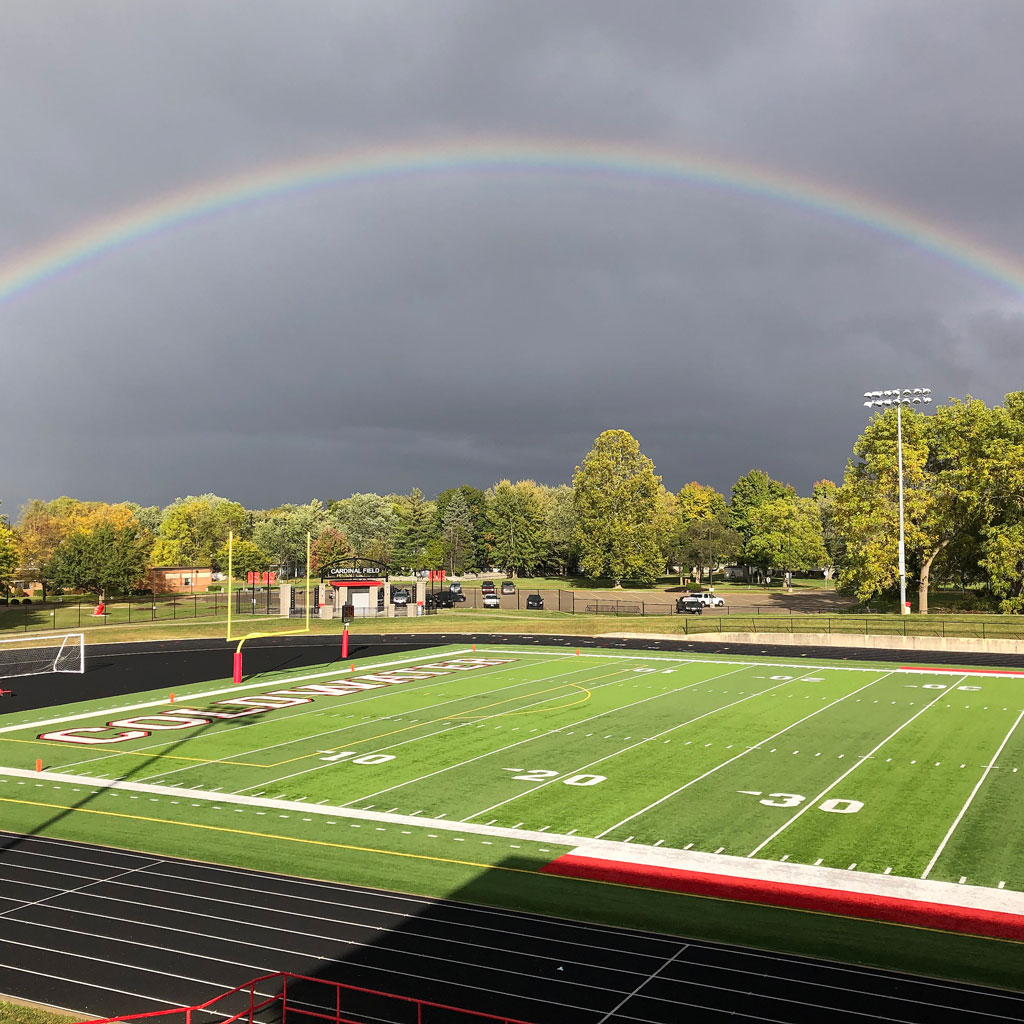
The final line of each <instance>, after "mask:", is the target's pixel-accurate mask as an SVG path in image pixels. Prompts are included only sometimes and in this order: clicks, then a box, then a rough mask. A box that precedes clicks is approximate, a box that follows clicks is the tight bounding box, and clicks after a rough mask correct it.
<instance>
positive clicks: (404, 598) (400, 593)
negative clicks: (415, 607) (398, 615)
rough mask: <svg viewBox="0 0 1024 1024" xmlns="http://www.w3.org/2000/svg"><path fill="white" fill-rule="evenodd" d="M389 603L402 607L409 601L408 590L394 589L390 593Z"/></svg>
mask: <svg viewBox="0 0 1024 1024" xmlns="http://www.w3.org/2000/svg"><path fill="white" fill-rule="evenodd" d="M391 603H392V604H393V605H394V606H395V607H396V608H399V607H404V606H405V605H407V604H408V603H409V591H408V590H395V591H393V592H392V594H391Z"/></svg>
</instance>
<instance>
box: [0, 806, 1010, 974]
mask: <svg viewBox="0 0 1024 1024" xmlns="http://www.w3.org/2000/svg"><path fill="white" fill-rule="evenodd" d="M0 803H4V804H21V805H23V806H26V807H45V808H47V809H49V810H55V811H73V812H74V813H76V814H97V815H100V816H101V817H106V818H128V819H130V820H132V821H148V822H152V823H153V824H157V825H178V826H181V827H183V828H194V829H200V830H203V831H208V832H229V833H232V834H234V835H240V836H251V837H253V838H255V839H279V840H281V841H282V842H286V843H301V844H303V845H306V846H328V847H331V848H333V849H337V850H351V851H352V852H354V853H376V854H380V855H381V856H384V857H404V858H406V859H408V860H429V861H434V862H436V863H439V864H454V865H456V866H458V867H469V868H486V869H488V870H490V871H509V872H512V873H513V874H517V875H536V876H538V877H540V878H544V879H546V880H549V881H550V880H554V879H558V880H559V881H563V882H583V883H585V884H587V885H607V886H611V887H613V888H615V889H631V890H632V891H634V892H636V891H637V890H638V889H639V890H641V891H642V892H651V893H658V894H660V895H662V896H681V897H683V898H688V899H697V900H708V901H710V902H712V903H734V904H741V905H742V906H746V907H750V908H751V909H752V910H754V911H756V910H768V911H782V912H784V913H789V914H808V915H810V916H812V917H831V918H838V919H840V920H843V921H850V922H853V923H855V924H857V923H859V924H863V925H868V926H872V925H873V926H875V927H878V926H881V927H885V928H910V929H912V930H914V931H919V932H930V933H931V934H933V935H934V934H939V935H949V936H950V937H952V938H963V939H971V940H974V941H981V942H1003V943H1008V944H1010V945H1014V946H1018V945H1022V943H1021V942H1020V941H1019V940H1017V939H1001V938H998V937H996V936H988V935H975V934H973V933H971V932H954V931H947V930H944V929H941V928H926V927H925V926H924V925H919V924H905V923H903V922H901V921H878V920H875V919H874V918H870V917H852V916H850V915H849V914H832V913H829V912H828V911H827V910H806V909H804V908H802V907H779V906H775V905H773V904H771V903H752V902H750V901H749V900H740V899H733V898H729V897H727V896H705V895H702V894H699V893H689V892H677V891H674V890H672V889H656V888H653V887H651V886H646V885H628V884H626V883H625V882H611V881H605V880H604V879H601V878H579V877H576V876H573V875H556V874H548V873H547V872H543V871H537V870H529V869H527V868H510V867H508V866H507V865H505V864H481V863H479V862H477V861H472V860H455V859H454V858H451V857H432V856H430V854H427V853H402V852H400V851H398V850H378V849H374V848H373V847H370V846H350V845H347V844H345V843H331V842H327V841H326V840H322V839H300V838H298V837H297V836H280V835H274V834H273V833H271V832H250V831H247V830H246V829H240V828H226V827H225V826H223V825H201V824H199V823H198V822H191V821H174V820H173V819H170V818H149V817H145V816H143V815H141V814H123V813H121V812H120V811H96V810H93V809H92V808H90V807H68V806H67V805H66V804H48V803H44V802H43V801H41V800H14V799H11V798H10V797H0ZM40 834H41V833H40ZM111 849H118V847H111ZM125 849H127V847H125ZM185 859H189V860H192V861H193V863H200V864H202V863H206V862H205V861H196V860H195V859H194V858H185ZM554 859H557V858H554ZM235 866H237V865H235ZM289 877H292V878H304V877H305V876H303V875H290V876H289ZM337 884H339V885H344V884H346V883H344V882H338V883H337ZM393 891H395V892H398V891H401V890H393ZM416 895H422V894H421V893H420V894H416ZM709 941H718V940H709ZM798 955H801V954H798Z"/></svg>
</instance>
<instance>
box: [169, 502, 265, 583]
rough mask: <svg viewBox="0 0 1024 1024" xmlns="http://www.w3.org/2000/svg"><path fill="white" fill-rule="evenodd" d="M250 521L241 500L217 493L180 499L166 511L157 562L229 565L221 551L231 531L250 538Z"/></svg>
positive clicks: (238, 536) (236, 535) (215, 565)
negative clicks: (221, 557) (219, 557)
mask: <svg viewBox="0 0 1024 1024" xmlns="http://www.w3.org/2000/svg"><path fill="white" fill-rule="evenodd" d="M249 522H250V519H249V513H248V512H246V510H245V509H244V508H243V507H242V506H241V505H240V504H239V503H238V502H237V501H228V499H227V498H221V497H219V496H218V495H216V494H200V495H189V496H188V497H187V498H176V499H175V500H174V501H173V502H171V504H170V505H168V506H167V507H166V508H165V509H164V511H163V516H162V518H161V520H160V534H159V536H158V538H157V542H156V545H155V546H154V548H153V553H152V560H153V565H185V566H195V567H198V566H207V565H211V566H213V567H214V568H217V569H222V568H225V566H221V565H220V564H219V563H218V561H217V552H218V551H219V550H220V549H221V548H222V547H223V545H225V544H226V543H227V540H228V534H229V533H231V532H233V533H234V535H235V538H236V539H249V537H248V534H249Z"/></svg>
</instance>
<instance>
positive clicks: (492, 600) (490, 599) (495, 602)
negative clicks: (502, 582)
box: [484, 593, 501, 608]
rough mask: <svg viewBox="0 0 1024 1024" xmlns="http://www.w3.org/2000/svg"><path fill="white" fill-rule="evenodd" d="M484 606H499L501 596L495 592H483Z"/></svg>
mask: <svg viewBox="0 0 1024 1024" xmlns="http://www.w3.org/2000/svg"><path fill="white" fill-rule="evenodd" d="M484 607H485V608H500V607H501V598H500V597H498V595H497V594H495V593H490V594H484Z"/></svg>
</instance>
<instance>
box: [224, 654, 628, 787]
mask: <svg viewBox="0 0 1024 1024" xmlns="http://www.w3.org/2000/svg"><path fill="white" fill-rule="evenodd" d="M620 671H621V669H613V670H612V671H611V672H602V673H601V675H599V676H595V677H594V679H595V680H596V679H604V678H605V676H614V675H618V674H619V672H620ZM566 686H576V684H575V683H559V684H558V685H557V686H549V687H548V688H547V689H546V690H535V691H534V692H533V693H521V694H518V695H517V696H515V697H507V698H506V699H505V700H496V701H495V702H494V703H493V704H484V706H483V707H480V708H477V711H486V710H487V708H496V707H500V706H501V705H502V704H511V703H512V701H514V700H525V699H527V698H529V697H539V696H540V695H541V694H542V693H553V692H554V691H555V690H561V689H564V688H565V687H566ZM585 699H586V698H584V700H585ZM575 703H577V704H579V703H582V702H581V701H576V702H575ZM566 706H567V707H572V705H566ZM553 710H555V711H559V710H561V709H560V708H554V709H553ZM506 714H508V715H515V714H519V712H518V711H502V712H499V713H498V714H495V715H479V716H476V715H474V718H476V717H479V718H485V719H486V718H501V717H502V716H503V715H506ZM465 717H466V716H465V715H445V716H444V717H443V718H432V719H430V720H428V721H426V722H417V723H416V724H415V725H403V726H402V728H401V729H392V730H391V731H390V732H381V733H378V734H377V735H376V736H366V737H364V738H363V739H361V740H350V741H347V742H346V743H345V744H344V745H345V746H346V747H358V746H359V744H360V743H372V742H373V741H374V740H383V739H386V738H387V737H388V736H397V735H398V734H399V733H403V732H409V730H411V729H422V728H423V727H424V726H428V725H437V724H438V723H439V722H457V721H460V720H461V719H464V718H465ZM295 742H296V743H298V742H299V740H296V741H295ZM320 753H321V751H314V752H313V753H311V754H299V755H298V756H297V757H289V758H288V759H287V760H285V761H275V762H274V763H273V764H261V765H257V766H256V767H258V768H277V767H279V766H280V765H282V764H292V763H293V762H295V761H304V760H306V758H309V757H317V756H318V755H319V754H320ZM220 763H221V764H241V763H242V762H241V761H222V762H220Z"/></svg>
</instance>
